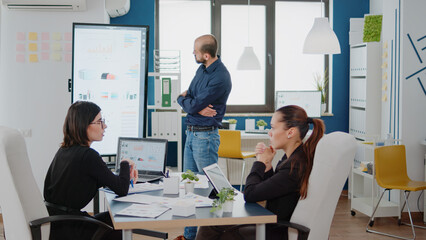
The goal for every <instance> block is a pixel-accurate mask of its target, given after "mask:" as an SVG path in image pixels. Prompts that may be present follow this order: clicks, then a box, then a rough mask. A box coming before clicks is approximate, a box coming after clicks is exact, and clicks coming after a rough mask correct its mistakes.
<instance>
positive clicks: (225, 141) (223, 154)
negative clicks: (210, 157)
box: [218, 129, 256, 191]
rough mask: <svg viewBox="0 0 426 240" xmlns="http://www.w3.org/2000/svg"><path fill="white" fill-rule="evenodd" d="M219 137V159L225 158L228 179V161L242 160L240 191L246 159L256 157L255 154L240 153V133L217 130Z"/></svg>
mask: <svg viewBox="0 0 426 240" xmlns="http://www.w3.org/2000/svg"><path fill="white" fill-rule="evenodd" d="M219 135H220V145H219V151H218V154H219V157H220V158H226V167H227V169H228V171H227V174H228V179H229V164H228V159H235V160H242V161H243V168H242V170H241V184H240V191H241V190H242V188H243V180H244V171H245V167H246V161H245V159H247V158H254V157H255V156H256V153H255V152H245V151H241V132H240V131H235V130H221V129H220V130H219Z"/></svg>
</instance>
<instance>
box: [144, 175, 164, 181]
mask: <svg viewBox="0 0 426 240" xmlns="http://www.w3.org/2000/svg"><path fill="white" fill-rule="evenodd" d="M161 178H162V177H161V176H146V175H138V182H150V181H155V180H158V179H161Z"/></svg>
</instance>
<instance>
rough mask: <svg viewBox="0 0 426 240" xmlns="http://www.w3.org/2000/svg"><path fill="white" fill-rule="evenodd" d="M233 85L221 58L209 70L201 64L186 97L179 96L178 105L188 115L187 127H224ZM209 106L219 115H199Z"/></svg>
mask: <svg viewBox="0 0 426 240" xmlns="http://www.w3.org/2000/svg"><path fill="white" fill-rule="evenodd" d="M231 88H232V83H231V76H230V75H229V72H228V69H226V67H225V65H223V63H222V61H221V60H220V58H218V59H217V60H216V61H215V62H213V63H212V64H211V65H210V66H209V67H208V68H206V67H205V66H204V64H201V66H200V67H199V68H198V69H197V72H196V73H195V77H194V79H192V82H191V84H190V85H189V88H188V91H187V93H186V96H185V97H183V96H179V97H178V103H179V105H180V106H182V109H183V110H184V111H185V112H186V113H187V114H188V115H187V117H186V125H192V126H216V127H220V126H222V123H221V122H222V119H223V116H224V115H225V111H226V101H227V100H228V96H229V94H230V93H231ZM209 104H211V105H213V109H215V110H216V112H217V115H216V116H214V117H204V116H201V115H200V114H198V112H199V111H201V110H203V109H204V108H206V107H207V106H208V105H209Z"/></svg>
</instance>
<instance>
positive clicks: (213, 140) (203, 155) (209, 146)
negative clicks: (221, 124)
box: [183, 129, 220, 174]
mask: <svg viewBox="0 0 426 240" xmlns="http://www.w3.org/2000/svg"><path fill="white" fill-rule="evenodd" d="M219 144H220V136H219V131H218V130H217V129H215V130H212V131H206V132H192V131H188V130H187V131H186V142H185V150H184V154H183V167H184V170H185V171H186V170H188V169H189V170H191V171H193V172H194V173H200V174H204V172H203V168H204V167H207V166H209V165H211V164H213V163H217V159H218V157H219V155H218V154H217V151H218V150H219Z"/></svg>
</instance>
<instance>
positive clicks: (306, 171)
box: [277, 105, 325, 199]
mask: <svg viewBox="0 0 426 240" xmlns="http://www.w3.org/2000/svg"><path fill="white" fill-rule="evenodd" d="M277 112H280V113H281V115H282V119H281V121H280V122H284V125H285V126H286V127H287V129H288V128H292V127H296V128H298V129H299V132H300V140H301V141H302V140H303V138H305V136H306V133H307V132H308V130H309V124H310V123H312V124H313V125H314V128H313V130H312V134H311V136H310V137H309V138H308V140H306V142H305V143H304V144H303V151H304V152H305V154H306V159H302V158H298V156H296V159H295V161H293V162H292V163H291V169H293V166H294V164H295V163H296V162H298V163H299V166H300V167H299V175H300V176H302V183H301V185H300V197H301V199H304V198H306V195H307V193H308V182H309V175H310V174H311V170H312V166H313V163H314V155H315V148H316V146H317V144H318V142H319V140H320V139H321V138H322V136H323V135H324V131H325V125H324V122H323V121H322V120H321V119H312V118H308V115H307V114H306V112H305V110H304V109H303V108H301V107H299V106H296V105H288V106H284V107H281V108H280V109H278V110H277Z"/></svg>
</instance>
